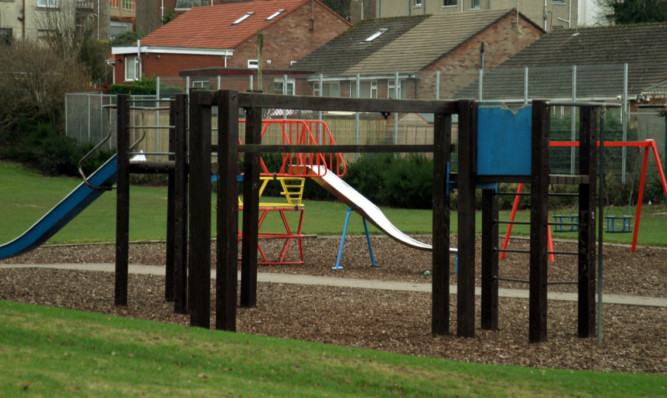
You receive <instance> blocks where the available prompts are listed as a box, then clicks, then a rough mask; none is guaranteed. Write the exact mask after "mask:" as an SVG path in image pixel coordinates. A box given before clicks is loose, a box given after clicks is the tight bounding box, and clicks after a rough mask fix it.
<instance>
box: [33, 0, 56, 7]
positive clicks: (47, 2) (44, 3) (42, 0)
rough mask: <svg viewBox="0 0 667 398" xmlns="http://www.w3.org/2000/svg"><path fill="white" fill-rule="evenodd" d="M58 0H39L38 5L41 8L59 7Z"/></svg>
mask: <svg viewBox="0 0 667 398" xmlns="http://www.w3.org/2000/svg"><path fill="white" fill-rule="evenodd" d="M58 3H59V1H58V0H37V7H41V8H58V6H59V5H58Z"/></svg>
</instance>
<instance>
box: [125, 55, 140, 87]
mask: <svg viewBox="0 0 667 398" xmlns="http://www.w3.org/2000/svg"><path fill="white" fill-rule="evenodd" d="M133 80H139V60H138V59H137V57H125V81H133Z"/></svg>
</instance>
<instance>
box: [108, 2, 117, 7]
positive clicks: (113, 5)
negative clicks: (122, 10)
mask: <svg viewBox="0 0 667 398" xmlns="http://www.w3.org/2000/svg"><path fill="white" fill-rule="evenodd" d="M109 4H110V5H111V8H118V0H109Z"/></svg>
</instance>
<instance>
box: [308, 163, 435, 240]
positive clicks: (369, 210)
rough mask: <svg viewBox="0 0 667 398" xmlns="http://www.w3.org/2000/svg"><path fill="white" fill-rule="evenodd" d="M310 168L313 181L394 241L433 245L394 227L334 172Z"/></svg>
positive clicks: (366, 199) (378, 209)
mask: <svg viewBox="0 0 667 398" xmlns="http://www.w3.org/2000/svg"><path fill="white" fill-rule="evenodd" d="M306 167H308V168H310V169H311V170H312V171H313V173H314V174H317V175H314V176H310V177H311V178H312V179H313V180H315V182H317V183H318V184H319V185H320V186H322V187H323V188H324V189H326V190H327V191H329V192H331V193H332V194H333V195H334V196H335V197H336V198H337V199H338V200H340V201H341V202H343V203H345V204H347V205H348V206H350V208H353V209H354V210H355V211H356V212H357V213H359V214H361V216H362V217H364V218H365V219H367V220H368V221H370V222H371V223H372V224H373V225H375V226H376V227H378V229H380V230H381V231H382V232H384V233H385V234H387V235H389V236H390V237H391V238H393V239H395V240H396V241H398V242H400V243H402V244H404V245H407V246H410V247H414V248H415V249H421V250H432V249H433V247H432V246H431V245H429V244H426V243H424V242H420V241H418V240H415V239H413V238H411V237H409V236H408V235H406V234H404V233H403V232H401V230H399V229H398V228H396V226H395V225H394V224H392V223H391V221H389V219H388V218H387V216H385V215H384V213H383V212H382V210H380V208H379V207H377V206H376V205H375V203H373V202H371V201H370V200H368V198H366V197H365V196H364V195H362V194H361V193H359V191H357V190H356V189H354V188H352V187H351V186H350V185H349V184H348V183H346V182H345V181H343V180H342V179H341V178H340V177H338V176H337V175H336V173H334V172H331V171H329V170H327V169H326V167H325V166H306Z"/></svg>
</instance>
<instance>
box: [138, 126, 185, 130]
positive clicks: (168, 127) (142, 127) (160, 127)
mask: <svg viewBox="0 0 667 398" xmlns="http://www.w3.org/2000/svg"><path fill="white" fill-rule="evenodd" d="M171 128H174V126H130V130H142V129H161V130H167V129H171Z"/></svg>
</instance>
